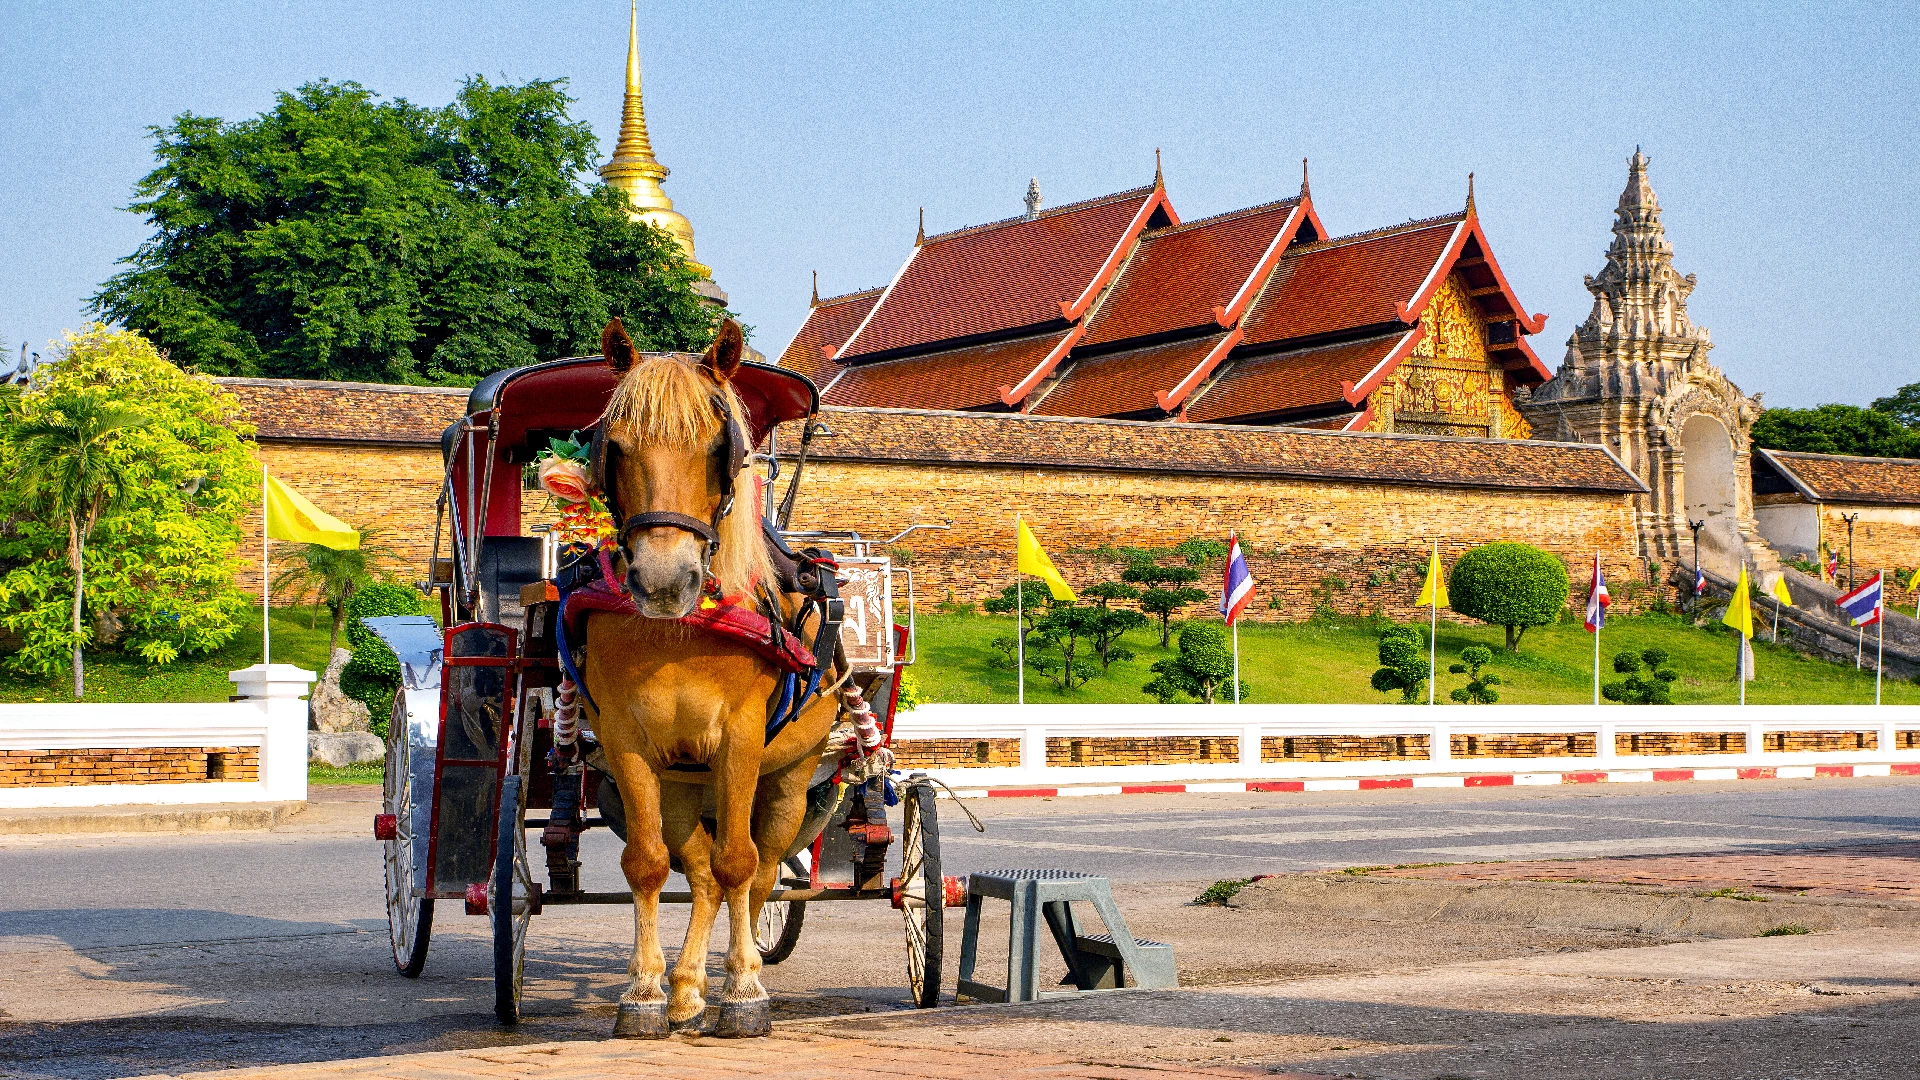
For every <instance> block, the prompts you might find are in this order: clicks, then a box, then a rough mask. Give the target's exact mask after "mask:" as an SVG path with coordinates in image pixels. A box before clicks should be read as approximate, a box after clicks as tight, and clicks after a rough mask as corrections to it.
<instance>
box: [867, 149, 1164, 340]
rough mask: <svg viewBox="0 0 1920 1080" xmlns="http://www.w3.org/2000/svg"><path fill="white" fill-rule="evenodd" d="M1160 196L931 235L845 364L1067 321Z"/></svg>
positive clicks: (1127, 197)
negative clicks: (1064, 309) (1066, 314)
mask: <svg viewBox="0 0 1920 1080" xmlns="http://www.w3.org/2000/svg"><path fill="white" fill-rule="evenodd" d="M1154 196H1155V189H1154V188H1151V187H1146V188H1137V189H1135V190H1133V191H1124V192H1121V193H1119V194H1117V195H1108V196H1105V197H1104V198H1099V199H1092V200H1089V201H1087V202H1082V203H1073V204H1069V205H1067V206H1060V207H1055V208H1054V209H1052V210H1044V211H1042V212H1041V213H1040V214H1039V215H1038V216H1036V217H1033V218H1025V217H1021V218H1010V219H1008V220H1006V221H999V222H994V223H992V224H989V225H980V226H976V227H973V228H969V229H961V230H958V231H955V232H950V233H943V234H940V235H938V236H930V237H928V238H927V240H926V242H925V243H923V244H921V245H920V246H919V247H917V248H916V249H914V253H913V255H912V256H911V257H910V258H909V259H908V260H907V265H906V266H905V267H903V268H902V270H901V272H900V275H899V277H898V278H897V279H896V280H895V281H894V283H893V284H892V285H891V286H889V287H888V289H887V293H886V296H885V297H884V299H883V300H882V301H881V302H880V305H879V307H878V308H877V309H876V310H875V311H874V312H873V315H872V317H871V318H870V319H868V320H867V323H866V325H865V326H864V327H862V328H861V329H860V331H859V332H858V333H857V334H856V335H855V337H854V340H853V341H852V342H851V343H849V344H848V351H847V353H846V354H845V355H844V356H842V357H839V359H847V358H850V357H858V356H864V355H867V354H870V353H878V352H888V351H891V350H894V349H905V348H911V347H913V346H916V345H926V344H930V343H933V342H938V341H942V340H945V339H948V338H964V337H971V336H974V335H979V334H992V333H999V332H1004V331H1009V330H1014V329H1017V328H1020V327H1025V326H1040V325H1043V324H1046V323H1054V322H1059V321H1061V318H1062V316H1061V311H1060V305H1061V304H1063V303H1066V304H1071V303H1073V302H1074V301H1076V300H1078V299H1079V298H1080V296H1081V294H1082V293H1084V292H1086V290H1087V287H1088V286H1089V285H1090V284H1092V283H1093V280H1094V278H1095V275H1096V274H1098V273H1099V271H1100V269H1101V267H1102V266H1103V265H1104V264H1105V263H1106V261H1107V259H1108V257H1109V256H1110V255H1112V254H1113V251H1114V248H1115V247H1116V245H1118V244H1119V242H1120V241H1121V239H1122V238H1123V237H1125V235H1126V233H1127V229H1128V227H1129V226H1130V225H1131V224H1132V223H1133V220H1134V217H1135V216H1136V215H1137V214H1138V213H1139V212H1140V210H1141V209H1142V208H1143V207H1145V206H1146V205H1147V203H1148V201H1149V200H1151V199H1153V198H1154Z"/></svg>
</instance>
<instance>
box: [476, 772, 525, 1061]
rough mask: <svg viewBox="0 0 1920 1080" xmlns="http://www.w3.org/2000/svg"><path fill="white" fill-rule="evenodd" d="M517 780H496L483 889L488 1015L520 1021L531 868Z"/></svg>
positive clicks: (517, 778) (514, 1021)
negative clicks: (488, 931)
mask: <svg viewBox="0 0 1920 1080" xmlns="http://www.w3.org/2000/svg"><path fill="white" fill-rule="evenodd" d="M520 792H521V778H520V777H518V776H508V777H506V778H505V779H504V780H502V781H501V783H500V830H499V833H498V834H497V838H496V840H495V846H494V856H493V881H492V882H491V883H490V884H489V885H488V887H487V914H488V916H489V917H490V918H491V919H492V920H493V1014H494V1015H495V1016H497V1017H499V1019H500V1022H501V1023H503V1024H515V1023H519V1021H520V981H521V974H522V972H524V971H525V969H526V964H527V927H528V924H530V923H531V922H532V921H533V910H534V884H533V869H532V867H531V866H530V865H529V864H528V862H527V828H526V815H527V808H526V806H525V804H524V803H523V801H522V800H521V796H520Z"/></svg>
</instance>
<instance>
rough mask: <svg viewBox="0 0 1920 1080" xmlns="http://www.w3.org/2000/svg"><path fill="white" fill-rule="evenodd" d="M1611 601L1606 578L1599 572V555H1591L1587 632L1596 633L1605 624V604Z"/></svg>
mask: <svg viewBox="0 0 1920 1080" xmlns="http://www.w3.org/2000/svg"><path fill="white" fill-rule="evenodd" d="M1611 603H1613V597H1611V596H1608V595H1607V579H1606V576H1605V575H1603V574H1602V573H1600V556H1598V555H1595V556H1594V557H1593V587H1592V588H1591V589H1589V590H1588V592H1587V632H1588V633H1590V634H1597V633H1599V632H1600V628H1601V627H1603V626H1605V625H1607V605H1608V604H1611Z"/></svg>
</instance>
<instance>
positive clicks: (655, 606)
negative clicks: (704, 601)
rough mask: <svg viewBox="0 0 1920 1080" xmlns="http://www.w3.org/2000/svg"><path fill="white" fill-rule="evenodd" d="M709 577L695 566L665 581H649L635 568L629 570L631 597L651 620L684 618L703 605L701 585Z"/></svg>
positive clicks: (627, 582) (627, 585) (628, 590)
mask: <svg viewBox="0 0 1920 1080" xmlns="http://www.w3.org/2000/svg"><path fill="white" fill-rule="evenodd" d="M657 576H658V575H648V577H657ZM705 578H706V575H705V574H703V573H701V571H700V569H699V568H698V567H695V568H693V569H691V570H687V571H684V572H679V573H675V574H673V575H671V576H670V577H669V578H668V580H665V581H648V580H646V579H645V578H643V577H642V575H641V573H640V571H639V569H638V568H637V567H635V568H631V569H629V570H628V571H627V580H626V587H627V595H629V596H631V597H633V606H634V607H635V608H637V609H638V610H639V612H640V614H642V615H644V616H646V617H647V618H649V619H683V618H686V617H687V616H688V615H691V614H693V609H694V607H695V605H697V604H699V603H700V586H701V584H702V583H703V582H704V581H705Z"/></svg>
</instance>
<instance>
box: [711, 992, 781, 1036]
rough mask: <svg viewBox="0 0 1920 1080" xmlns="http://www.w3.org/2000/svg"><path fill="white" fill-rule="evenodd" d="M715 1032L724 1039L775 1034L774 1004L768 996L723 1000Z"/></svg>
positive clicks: (714, 1027) (715, 1024)
mask: <svg viewBox="0 0 1920 1080" xmlns="http://www.w3.org/2000/svg"><path fill="white" fill-rule="evenodd" d="M713 1033H714V1035H715V1036H717V1037H719V1038H722V1039H759V1038H764V1037H765V1036H768V1035H771V1034H773V1004H772V1002H770V1001H768V1000H767V999H766V998H756V999H754V1000H752V1001H723V1002H721V1003H720V1019H719V1020H718V1021H717V1022H715V1023H714V1025H713Z"/></svg>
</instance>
